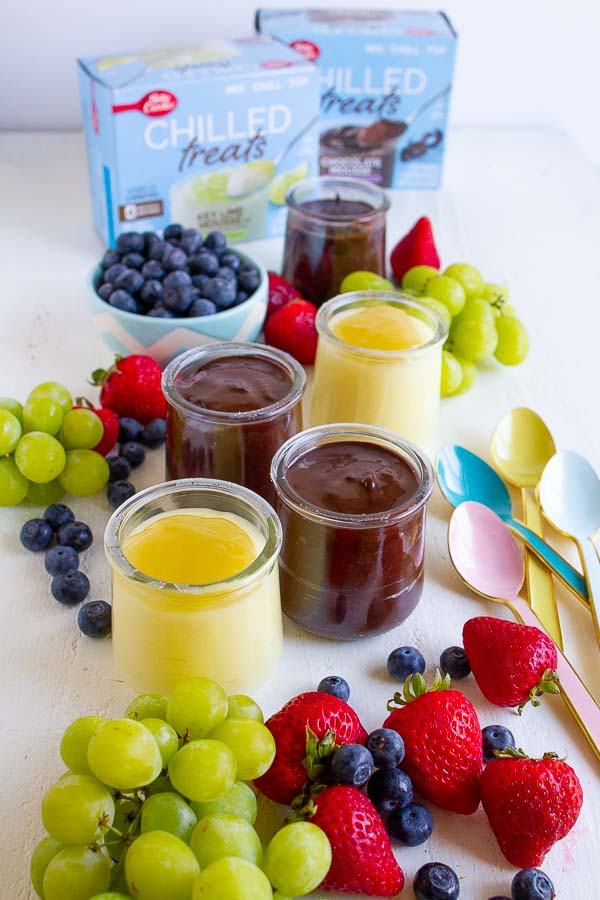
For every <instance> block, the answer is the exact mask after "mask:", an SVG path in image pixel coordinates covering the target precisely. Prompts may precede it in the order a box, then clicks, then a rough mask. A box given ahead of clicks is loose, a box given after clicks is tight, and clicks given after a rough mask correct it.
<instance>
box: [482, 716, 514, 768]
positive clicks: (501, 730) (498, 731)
mask: <svg viewBox="0 0 600 900" xmlns="http://www.w3.org/2000/svg"><path fill="white" fill-rule="evenodd" d="M481 742H482V744H483V761H484V762H486V763H488V762H491V760H492V759H496V754H495V753H494V750H507V749H508V750H514V748H515V746H516V744H515V738H514V735H513V733H512V731H509V730H508V728H505V727H504V725H486V727H485V728H482V729H481Z"/></svg>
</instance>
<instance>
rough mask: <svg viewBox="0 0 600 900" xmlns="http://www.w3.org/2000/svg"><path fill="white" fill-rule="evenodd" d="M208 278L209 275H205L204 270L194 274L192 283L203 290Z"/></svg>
mask: <svg viewBox="0 0 600 900" xmlns="http://www.w3.org/2000/svg"><path fill="white" fill-rule="evenodd" d="M208 278H209V276H208V275H205V274H204V272H197V273H196V274H195V275H192V284H193V285H194V287H197V288H198V289H199V290H200V291H202V290H204V285H205V284H206V282H207V281H208Z"/></svg>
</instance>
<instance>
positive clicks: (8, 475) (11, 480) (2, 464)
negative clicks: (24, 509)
mask: <svg viewBox="0 0 600 900" xmlns="http://www.w3.org/2000/svg"><path fill="white" fill-rule="evenodd" d="M28 490H29V482H28V481H27V479H26V478H25V477H24V476H23V475H21V473H20V472H19V470H18V469H17V467H16V465H15V464H14V462H13V460H12V459H9V458H8V457H7V458H6V459H0V506H17V504H19V503H22V502H23V500H24V499H25V497H26V496H27V491H28Z"/></svg>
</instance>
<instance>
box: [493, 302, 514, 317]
mask: <svg viewBox="0 0 600 900" xmlns="http://www.w3.org/2000/svg"><path fill="white" fill-rule="evenodd" d="M491 308H492V312H493V313H494V316H495V318H498V316H514V315H515V313H516V309H515V307H514V306H513V305H512V303H503V304H502V305H501V306H496V305H495V304H494V305H492V307H491Z"/></svg>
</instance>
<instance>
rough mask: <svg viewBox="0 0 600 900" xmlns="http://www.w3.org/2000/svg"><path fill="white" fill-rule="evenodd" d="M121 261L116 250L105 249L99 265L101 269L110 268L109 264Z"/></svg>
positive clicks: (112, 264)
mask: <svg viewBox="0 0 600 900" xmlns="http://www.w3.org/2000/svg"><path fill="white" fill-rule="evenodd" d="M120 261H121V254H120V253H119V251H118V250H110V249H109V250H107V251H106V252H105V254H104V256H103V257H102V262H101V263H100V265H101V266H102V268H103V269H110V267H111V266H114V265H116V264H117V263H119V262H120Z"/></svg>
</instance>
